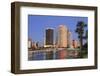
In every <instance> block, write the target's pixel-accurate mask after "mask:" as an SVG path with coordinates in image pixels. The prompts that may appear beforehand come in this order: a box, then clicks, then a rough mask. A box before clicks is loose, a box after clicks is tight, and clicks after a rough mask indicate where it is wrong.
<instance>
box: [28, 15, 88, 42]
mask: <svg viewBox="0 0 100 76" xmlns="http://www.w3.org/2000/svg"><path fill="white" fill-rule="evenodd" d="M78 21H83V22H84V23H85V24H88V18H87V17H72V16H43V15H29V16H28V38H31V39H32V40H33V41H38V42H41V43H43V42H44V32H45V29H46V28H54V29H55V30H56V29H57V28H58V26H59V25H65V26H66V27H67V28H68V29H69V30H70V32H71V33H72V37H73V39H75V40H78V38H77V34H76V33H75V28H76V24H77V22H78Z"/></svg>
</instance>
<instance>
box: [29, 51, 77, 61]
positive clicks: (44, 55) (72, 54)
mask: <svg viewBox="0 0 100 76" xmlns="http://www.w3.org/2000/svg"><path fill="white" fill-rule="evenodd" d="M78 56H79V52H78V51H77V50H69V51H68V50H35V51H29V57H28V60H53V59H73V58H78Z"/></svg>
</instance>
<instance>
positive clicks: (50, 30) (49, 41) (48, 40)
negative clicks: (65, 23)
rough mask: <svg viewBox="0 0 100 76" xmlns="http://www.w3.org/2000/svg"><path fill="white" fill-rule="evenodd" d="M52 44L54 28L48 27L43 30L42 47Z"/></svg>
mask: <svg viewBox="0 0 100 76" xmlns="http://www.w3.org/2000/svg"><path fill="white" fill-rule="evenodd" d="M53 46H54V29H53V28H48V29H46V30H45V39H44V47H53Z"/></svg>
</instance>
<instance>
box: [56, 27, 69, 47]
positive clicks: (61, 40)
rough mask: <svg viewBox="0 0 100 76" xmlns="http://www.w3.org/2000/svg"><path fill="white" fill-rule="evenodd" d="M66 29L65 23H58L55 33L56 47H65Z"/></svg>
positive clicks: (66, 43)
mask: <svg viewBox="0 0 100 76" xmlns="http://www.w3.org/2000/svg"><path fill="white" fill-rule="evenodd" d="M67 31H68V29H67V27H66V26H65V25H60V26H59V27H58V35H57V47H60V48H62V47H67V45H68V40H67V36H68V33H67Z"/></svg>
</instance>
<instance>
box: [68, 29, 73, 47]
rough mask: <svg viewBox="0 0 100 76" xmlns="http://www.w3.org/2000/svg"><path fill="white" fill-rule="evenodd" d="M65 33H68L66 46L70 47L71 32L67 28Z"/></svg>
mask: <svg viewBox="0 0 100 76" xmlns="http://www.w3.org/2000/svg"><path fill="white" fill-rule="evenodd" d="M67 34H68V36H67V42H68V45H67V47H69V48H72V33H71V32H70V31H69V30H68V31H67Z"/></svg>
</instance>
